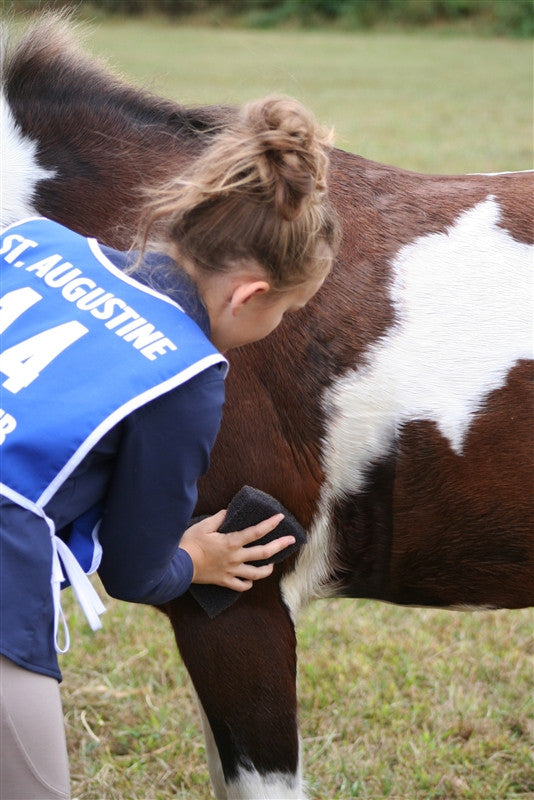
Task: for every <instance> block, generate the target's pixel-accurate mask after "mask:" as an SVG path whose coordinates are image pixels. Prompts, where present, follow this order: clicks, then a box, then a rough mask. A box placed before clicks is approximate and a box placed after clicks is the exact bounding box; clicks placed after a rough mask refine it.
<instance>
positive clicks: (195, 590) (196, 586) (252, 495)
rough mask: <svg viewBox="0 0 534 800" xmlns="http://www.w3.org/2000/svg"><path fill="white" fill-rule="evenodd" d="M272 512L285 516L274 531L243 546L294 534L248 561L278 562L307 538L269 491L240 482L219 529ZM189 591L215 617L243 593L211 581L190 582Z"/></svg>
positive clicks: (237, 528) (258, 519)
mask: <svg viewBox="0 0 534 800" xmlns="http://www.w3.org/2000/svg"><path fill="white" fill-rule="evenodd" d="M274 514H284V519H283V520H282V521H281V522H280V524H279V525H277V526H276V528H275V529H274V530H273V531H271V532H270V533H268V534H266V535H265V536H263V537H262V538H261V539H258V541H256V542H251V543H250V544H248V545H246V547H256V546H257V545H262V544H268V542H271V541H273V539H279V538H280V537H281V536H294V537H295V543H294V544H292V545H290V546H289V547H286V548H285V549H284V550H282V551H281V552H280V553H276V555H274V556H272V558H269V559H266V560H263V561H251V562H250V563H251V564H254V566H261V565H263V564H277V563H278V562H280V561H284V559H286V558H287V557H288V556H290V555H292V553H295V552H296V551H297V550H298V549H299V548H300V547H302V545H303V544H304V542H305V541H306V534H305V532H304V529H303V528H302V526H301V525H300V523H299V522H297V520H296V519H295V517H294V516H293V515H292V514H291V513H290V512H289V511H288V510H287V509H286V508H284V506H283V505H282V504H281V503H279V502H278V500H275V498H274V497H271V496H270V495H269V494H266V493H265V492H262V491H261V490H260V489H253V488H252V487H251V486H243V488H242V489H240V490H239V492H238V493H237V494H236V495H235V497H233V498H232V500H231V501H230V503H229V505H228V508H227V512H226V519H225V520H224V522H223V524H222V525H221V527H220V529H219V531H220V533H230V532H231V531H241V530H243V529H244V528H250V527H251V526H252V525H257V524H258V523H259V522H262V521H263V520H264V519H267V518H268V517H272V516H274ZM204 518H205V517H195V518H194V519H192V520H191V524H194V523H195V522H199V520H200V519H204ZM189 591H190V592H191V594H192V595H193V597H194V598H195V600H196V601H197V602H198V603H200V605H201V606H202V608H203V609H204V611H205V612H206V614H208V616H209V617H211V618H213V617H216V616H217V614H220V613H221V611H224V610H225V609H227V608H228V607H229V606H231V605H232V603H235V601H236V600H238V599H239V597H240V596H241V595H242V594H243V593H242V592H236V591H235V590H234V589H228V588H227V587H226V586H212V585H211V584H201V583H192V584H191V586H190V588H189Z"/></svg>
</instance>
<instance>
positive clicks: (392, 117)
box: [89, 21, 533, 173]
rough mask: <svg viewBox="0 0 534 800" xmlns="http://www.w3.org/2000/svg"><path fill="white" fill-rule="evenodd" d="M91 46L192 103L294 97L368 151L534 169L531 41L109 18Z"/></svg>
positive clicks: (442, 165) (435, 162) (436, 167)
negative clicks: (229, 27)
mask: <svg viewBox="0 0 534 800" xmlns="http://www.w3.org/2000/svg"><path fill="white" fill-rule="evenodd" d="M132 42H134V43H135V46H133V47H132ZM89 44H90V46H91V48H92V49H94V50H95V51H96V52H98V53H101V54H103V55H105V56H106V57H109V58H110V59H111V61H112V63H113V64H116V65H117V66H118V67H119V68H120V69H121V70H123V71H124V72H125V73H126V74H127V75H128V76H131V77H133V78H135V79H137V80H138V81H140V82H142V83H143V84H145V85H147V86H149V87H150V88H153V89H154V90H155V91H158V92H160V93H162V94H165V95H167V96H169V97H173V98H175V99H176V100H178V101H179V102H181V103H184V104H191V105H196V104H202V103H236V102H237V103H239V102H243V101H246V100H249V99H251V98H253V97H257V96H261V95H263V94H268V93H270V92H284V93H287V94H291V95H294V96H296V97H298V98H299V99H300V100H302V101H303V102H305V103H307V104H308V105H309V106H310V107H311V108H312V109H313V110H314V111H315V113H316V114H317V115H318V117H319V118H320V119H321V120H322V121H324V122H327V123H329V124H332V125H334V126H335V129H336V131H337V142H338V144H339V146H340V147H342V148H343V149H346V150H351V151H352V152H357V153H359V154H360V155H363V156H365V157H366V158H370V159H375V160H377V161H382V162H385V163H390V164H396V165H397V166H401V167H404V168H406V169H413V170H420V171H425V172H428V171H430V172H441V173H450V172H497V171H506V170H517V169H530V168H531V167H532V126H533V101H532V88H533V60H532V48H531V43H530V42H528V41H518V40H510V39H476V38H469V37H445V36H442V37H440V36H431V35H429V34H428V33H427V34H425V35H421V36H417V35H415V34H411V35H402V34H395V33H391V34H380V35H379V34H362V33H358V34H356V33H355V34H346V33H341V32H337V33H336V32H328V33H327V32H320V31H319V32H318V31H313V32H292V31H264V32H260V31H249V30H214V29H212V28H199V29H195V28H189V27H179V26H175V27H172V26H171V25H169V24H168V23H166V22H157V21H155V22H152V23H149V22H138V21H136V22H131V21H126V22H125V21H112V22H106V23H105V24H100V25H98V26H96V27H95V28H93V31H92V34H91V35H90V37H89Z"/></svg>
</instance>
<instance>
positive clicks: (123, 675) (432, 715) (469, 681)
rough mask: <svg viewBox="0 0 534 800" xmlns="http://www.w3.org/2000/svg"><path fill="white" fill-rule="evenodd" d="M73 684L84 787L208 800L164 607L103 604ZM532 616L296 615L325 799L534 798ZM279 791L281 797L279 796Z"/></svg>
mask: <svg viewBox="0 0 534 800" xmlns="http://www.w3.org/2000/svg"><path fill="white" fill-rule="evenodd" d="M65 600H66V606H67V607H68V608H69V619H70V625H71V629H72V630H77V635H76V637H75V645H74V646H73V648H72V650H71V652H70V653H68V654H67V655H66V656H64V657H63V659H62V669H63V671H64V674H65V682H64V684H63V698H64V704H65V712H66V719H67V735H68V740H69V751H70V758H71V766H72V778H73V792H74V795H73V796H75V797H77V798H79V800H104V798H105V800H171V798H172V799H173V800H174V799H176V798H180V800H182V799H183V800H186V798H187V800H191V798H195V800H197V798H198V800H208V798H210V797H211V793H210V789H209V778H208V772H207V767H206V759H205V752H204V743H203V739H202V736H201V734H200V732H199V723H198V716H197V710H196V704H195V701H194V699H193V696H192V692H191V689H190V685H189V679H188V676H187V673H186V671H185V669H184V667H183V665H182V664H181V662H180V659H179V656H178V654H177V651H176V648H175V646H174V641H173V639H172V635H171V631H170V627H169V625H168V623H167V620H166V619H165V618H164V617H163V616H162V615H160V614H159V613H158V612H156V611H155V610H153V609H150V608H144V607H136V606H131V605H126V604H121V603H117V602H115V601H109V602H108V612H107V614H106V615H105V617H104V630H103V631H101V632H99V633H98V634H96V635H92V634H91V633H90V632H89V631H88V630H87V626H86V625H85V624H84V622H83V619H82V616H81V612H80V611H79V610H78V609H77V608H75V607H74V605H73V603H72V598H70V597H68V596H67V593H65ZM532 623H533V615H532V612H531V611H530V610H520V611H501V612H481V613H478V614H460V613H454V612H446V611H435V610H423V609H404V608H397V607H394V606H388V605H383V604H379V603H373V602H364V601H349V600H329V601H321V602H319V603H317V604H315V605H314V606H313V607H310V608H308V609H307V610H306V611H305V612H304V613H303V615H302V618H301V620H300V622H299V625H298V639H299V665H300V666H299V698H300V720H301V735H302V738H303V745H304V751H305V773H306V776H307V779H308V785H309V791H310V795H311V797H312V798H315V800H326V798H336V800H346V799H347V798H353V797H354V798H366V800H369V799H370V798H373V800H378V798H380V800H383V798H390V799H391V800H393V798H395V799H396V800H431V798H441V799H442V800H451V799H452V798H465V799H466V800H511V798H517V799H518V800H527V798H529V797H530V798H532V797H534V763H533V759H532V749H531V748H532V741H533V737H534V723H533V716H534V703H533V689H534V675H533V660H532V657H533V653H534V647H533V640H532ZM281 800H282V799H281Z"/></svg>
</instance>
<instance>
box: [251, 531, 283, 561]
mask: <svg viewBox="0 0 534 800" xmlns="http://www.w3.org/2000/svg"><path fill="white" fill-rule="evenodd" d="M292 544H295V537H294V536H282V537H281V538H280V539H275V540H274V542H269V544H259V545H257V546H256V547H247V548H245V549H244V551H243V560H244V561H265V559H267V558H272V557H273V556H274V555H276V554H277V553H280V551H281V550H285V549H286V547H290V545H292Z"/></svg>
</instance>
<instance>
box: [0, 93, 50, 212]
mask: <svg viewBox="0 0 534 800" xmlns="http://www.w3.org/2000/svg"><path fill="white" fill-rule="evenodd" d="M54 174H55V172H54V171H52V170H47V169H44V168H43V167H41V166H40V165H39V163H38V162H37V143H36V142H34V141H33V140H32V139H30V138H28V137H27V136H24V134H23V133H22V131H21V129H20V127H19V126H18V125H17V123H16V121H15V118H14V116H13V113H12V111H11V108H10V106H9V103H8V101H7V99H6V96H5V94H4V92H1V93H0V228H4V227H5V226H6V225H10V224H11V223H12V222H17V220H20V219H25V218H26V217H31V216H34V215H35V214H36V210H35V207H34V205H33V196H34V193H35V188H36V186H37V184H38V182H39V181H41V180H43V179H45V178H53V177H54Z"/></svg>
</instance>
